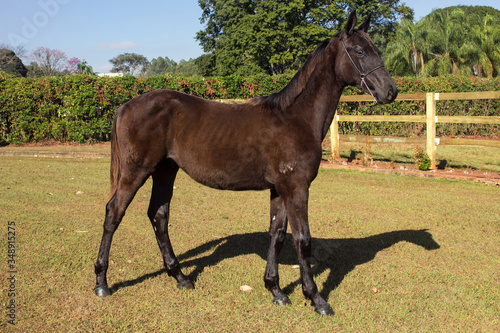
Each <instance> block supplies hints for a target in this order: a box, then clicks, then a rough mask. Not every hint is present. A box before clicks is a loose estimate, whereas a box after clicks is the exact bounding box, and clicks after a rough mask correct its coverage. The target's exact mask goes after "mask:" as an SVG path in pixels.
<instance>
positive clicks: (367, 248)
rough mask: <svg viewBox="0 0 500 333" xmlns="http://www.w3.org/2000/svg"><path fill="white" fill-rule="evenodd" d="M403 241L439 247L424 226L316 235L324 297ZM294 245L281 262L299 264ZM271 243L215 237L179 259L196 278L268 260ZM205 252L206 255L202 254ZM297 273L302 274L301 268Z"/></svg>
mask: <svg viewBox="0 0 500 333" xmlns="http://www.w3.org/2000/svg"><path fill="white" fill-rule="evenodd" d="M403 241H405V242H408V243H412V244H415V245H418V246H421V247H423V248H424V249H426V250H436V249H439V248H440V246H439V244H438V243H437V242H436V241H435V240H434V239H433V238H432V235H431V234H430V233H429V232H428V231H427V230H425V229H424V230H401V231H392V232H386V233H382V234H378V235H374V236H369V237H365V238H343V239H324V238H313V241H312V246H313V251H312V258H311V263H312V264H313V267H314V268H313V272H314V275H315V276H318V275H320V274H322V273H324V272H325V271H326V270H330V274H329V275H328V277H327V280H326V281H325V282H324V284H323V288H321V287H320V288H319V289H320V290H322V291H321V294H322V296H323V297H325V298H328V296H329V294H330V293H331V292H332V291H333V290H335V289H336V288H337V287H338V286H339V285H340V283H341V282H342V280H343V279H344V277H345V276H346V275H347V274H349V272H351V271H352V270H353V269H354V268H356V266H358V265H361V264H365V263H368V262H370V261H372V260H373V259H374V258H375V256H376V255H377V253H379V252H380V251H383V250H385V249H387V248H389V247H391V246H393V245H395V244H397V243H399V242H403ZM291 244H292V241H291V236H290V235H288V237H287V239H286V240H285V245H284V246H283V249H282V250H281V253H280V260H279V263H280V264H282V265H295V264H297V263H298V261H297V255H296V253H295V250H294V249H293V246H292V245H291ZM268 246H269V235H268V234H267V233H265V232H255V233H248V234H238V235H232V236H228V237H223V238H219V239H215V240H212V241H210V242H208V243H205V244H202V245H200V246H198V247H196V248H194V249H192V250H189V251H187V252H185V253H183V254H181V255H179V256H178V258H179V261H180V262H181V266H182V267H194V269H193V271H192V272H191V273H190V274H189V276H188V277H189V278H190V279H191V280H192V281H196V280H197V278H198V276H199V275H200V274H202V273H203V270H204V268H205V267H209V266H214V265H217V264H218V263H219V262H221V261H223V260H225V259H229V258H234V257H238V256H241V255H247V254H257V255H259V256H260V257H261V258H262V259H264V260H266V258H267V249H268ZM204 253H207V254H206V255H205V256H202V255H203V254H204ZM163 273H165V269H161V270H158V271H156V272H154V273H150V274H146V275H143V276H141V277H138V278H136V279H134V280H129V281H123V282H120V283H117V284H114V285H113V286H112V287H111V292H116V291H117V290H118V289H121V288H123V287H126V286H132V285H135V284H138V283H141V282H143V281H145V280H147V279H149V278H153V277H156V276H159V275H161V274H163ZM262 273H264V272H262ZM297 274H299V273H298V270H297ZM299 284H300V278H299V279H297V280H296V281H294V282H292V283H290V284H289V285H287V286H285V287H284V288H283V290H284V291H285V293H288V294H289V293H291V292H292V291H293V290H294V289H295V288H296V287H297V286H298V285H299Z"/></svg>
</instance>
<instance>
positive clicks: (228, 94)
mask: <svg viewBox="0 0 500 333" xmlns="http://www.w3.org/2000/svg"><path fill="white" fill-rule="evenodd" d="M291 77H292V76H291V75H280V76H256V77H251V78H242V77H239V76H229V77H219V78H206V79H205V78H200V79H194V78H174V77H170V76H155V77H151V78H146V79H137V78H135V77H133V76H125V77H122V78H109V77H95V76H84V75H73V76H64V77H49V78H36V79H33V78H4V79H2V78H0V141H2V142H3V143H16V144H17V143H26V142H40V141H46V140H56V141H63V142H66V141H73V142H95V141H107V140H109V135H110V132H111V123H112V119H113V116H114V114H115V112H116V109H117V108H118V107H119V106H120V105H121V104H123V103H125V102H126V101H128V100H130V99H131V98H133V97H136V96H139V95H141V94H143V93H145V92H148V91H151V90H155V89H164V88H166V89H173V90H178V91H183V92H186V93H189V94H193V95H197V96H201V97H204V98H208V99H231V98H252V97H255V96H263V95H268V94H270V93H273V92H277V91H279V90H281V89H282V88H283V87H284V86H285V85H286V84H287V83H288V82H289V81H290V79H291ZM395 82H396V84H397V86H398V87H399V91H400V93H416V92H466V91H492V90H500V79H490V80H487V79H479V78H462V77H456V76H450V77H445V78H429V79H423V80H416V79H413V78H396V79H395ZM345 93H347V94H358V93H360V92H359V91H357V90H356V89H350V88H349V89H347V90H346V92H345ZM499 110H500V103H499V101H498V100H479V101H450V102H438V111H437V112H438V114H440V115H477V116H479V115H482V116H491V115H496V116H499V115H500V111H499ZM338 112H339V114H360V115H361V114H363V115H364V114H394V115H399V114H425V102H395V103H393V104H390V105H387V106H374V103H372V102H368V103H342V104H341V105H340V106H339V109H338ZM422 126H425V125H422V124H404V123H401V124H399V123H342V124H341V128H340V130H341V132H342V133H345V134H371V135H392V136H414V135H418V134H419V133H420V132H422V131H423V130H424V128H422ZM438 135H439V136H443V135H452V136H468V135H482V136H489V137H496V136H498V135H499V127H498V126H492V125H488V126H486V125H453V124H451V125H446V126H445V125H439V126H438Z"/></svg>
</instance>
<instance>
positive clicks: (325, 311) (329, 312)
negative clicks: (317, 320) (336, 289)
mask: <svg viewBox="0 0 500 333" xmlns="http://www.w3.org/2000/svg"><path fill="white" fill-rule="evenodd" d="M314 311H316V312H317V313H319V314H320V315H322V316H333V314H334V313H333V309H332V307H331V306H330V305H328V304H327V305H326V306H324V307H322V308H319V309H318V308H316V309H314Z"/></svg>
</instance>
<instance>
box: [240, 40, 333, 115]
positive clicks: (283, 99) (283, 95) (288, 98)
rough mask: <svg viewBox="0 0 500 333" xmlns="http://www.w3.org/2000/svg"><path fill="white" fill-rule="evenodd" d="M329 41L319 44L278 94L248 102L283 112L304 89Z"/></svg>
mask: <svg viewBox="0 0 500 333" xmlns="http://www.w3.org/2000/svg"><path fill="white" fill-rule="evenodd" d="M329 42H330V40H327V41H324V42H322V43H321V44H319V45H318V46H317V47H316V49H315V50H314V51H313V53H311V54H310V55H309V57H308V58H307V60H306V61H305V63H304V65H302V67H301V68H300V69H299V70H298V72H297V74H295V76H294V77H293V78H292V80H291V81H290V82H289V83H288V85H287V86H286V87H285V88H283V90H281V91H280V92H277V93H274V94H271V95H269V96H265V97H256V98H254V99H252V100H251V101H250V103H253V104H257V103H258V104H261V105H263V106H264V108H265V109H267V110H279V111H282V110H285V109H286V108H288V107H289V106H290V105H291V104H292V103H293V102H294V101H295V99H296V98H297V97H298V96H299V95H300V93H301V92H302V91H303V90H304V89H305V87H306V84H307V82H308V81H309V78H310V77H311V75H312V73H313V72H314V69H315V68H316V65H317V64H318V63H319V62H320V61H321V60H322V59H323V55H324V52H325V49H326V47H327V45H328V43H329Z"/></svg>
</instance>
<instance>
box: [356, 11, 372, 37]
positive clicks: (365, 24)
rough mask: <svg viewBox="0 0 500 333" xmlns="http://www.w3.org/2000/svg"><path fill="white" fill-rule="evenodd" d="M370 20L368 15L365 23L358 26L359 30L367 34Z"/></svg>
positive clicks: (370, 16)
mask: <svg viewBox="0 0 500 333" xmlns="http://www.w3.org/2000/svg"><path fill="white" fill-rule="evenodd" d="M371 18H372V14H371V13H370V14H368V18H367V19H366V21H364V22H363V24H361V25H360V26H359V30H363V31H364V32H368V29H369V28H370V20H371Z"/></svg>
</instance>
